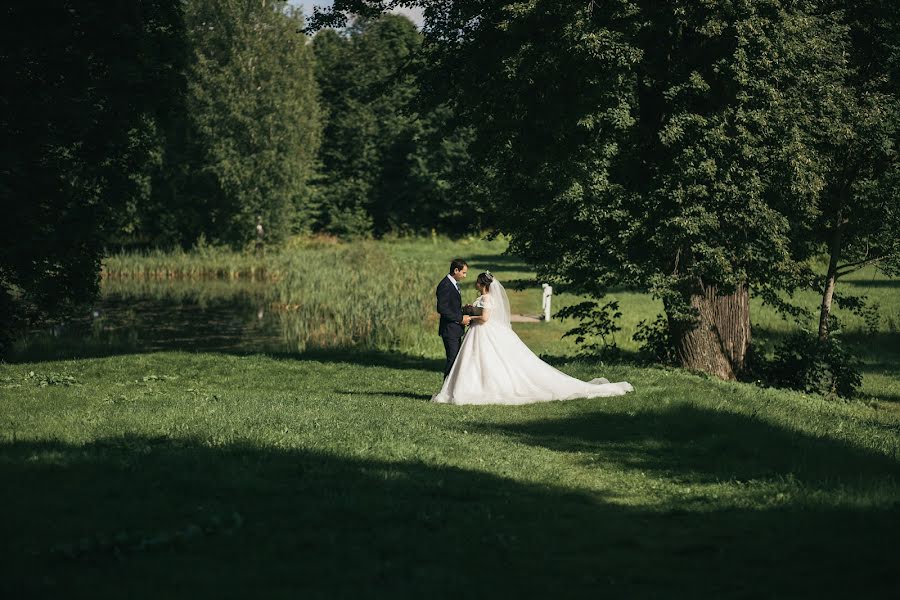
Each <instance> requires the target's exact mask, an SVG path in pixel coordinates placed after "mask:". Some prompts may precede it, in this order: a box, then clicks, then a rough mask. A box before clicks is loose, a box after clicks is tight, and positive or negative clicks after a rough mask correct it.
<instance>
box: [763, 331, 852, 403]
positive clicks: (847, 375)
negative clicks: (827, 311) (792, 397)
mask: <svg viewBox="0 0 900 600" xmlns="http://www.w3.org/2000/svg"><path fill="white" fill-rule="evenodd" d="M767 373H768V377H769V379H770V381H771V382H772V383H774V384H775V385H779V386H784V387H789V388H792V389H795V390H802V391H806V392H812V393H821V394H826V395H835V394H836V395H838V396H842V397H846V398H849V397H852V396H853V395H854V394H855V393H856V390H857V388H859V386H860V384H861V383H862V376H861V375H860V373H859V366H858V362H857V361H856V360H855V359H854V357H853V354H852V353H851V352H850V350H849V349H848V348H847V347H846V346H845V345H844V343H843V342H842V341H841V339H840V336H839V335H835V334H832V335H831V336H829V337H828V339H827V340H824V341H822V340H819V339H818V337H817V336H816V335H815V334H813V333H811V332H809V331H799V332H797V333H794V334H792V335H790V336H789V337H788V338H787V339H786V340H785V341H784V342H782V343H780V344H779V345H778V346H777V347H776V348H775V358H774V359H773V360H772V362H771V363H770V364H769V365H768V366H767Z"/></svg>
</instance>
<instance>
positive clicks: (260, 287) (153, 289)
mask: <svg viewBox="0 0 900 600" xmlns="http://www.w3.org/2000/svg"><path fill="white" fill-rule="evenodd" d="M272 306H273V299H272V294H271V292H270V288H269V286H268V285H267V284H266V283H264V282H252V281H246V282H231V281H178V280H175V281H173V280H166V281H152V280H151V281H108V280H107V281H104V282H103V285H102V293H101V296H100V298H99V299H98V300H97V301H96V302H95V303H94V304H93V306H92V307H91V308H90V310H89V311H87V313H86V314H83V315H82V316H80V317H78V318H75V319H73V320H70V321H68V322H66V323H63V324H59V325H56V326H54V327H51V328H49V329H46V330H42V331H36V332H33V333H32V334H31V335H29V336H28V338H26V339H25V340H22V342H21V344H20V348H19V350H20V353H21V354H24V355H28V354H35V353H37V354H41V355H46V354H47V353H48V352H49V353H51V354H54V353H59V354H62V355H65V354H70V355H71V354H72V353H74V354H105V353H108V352H121V351H135V352H151V351H155V350H191V351H197V350H203V351H223V352H280V351H287V350H290V349H291V346H292V343H291V342H290V341H289V340H288V339H287V338H286V337H285V335H284V333H283V331H284V330H283V326H282V325H283V324H282V322H281V319H280V318H279V316H278V314H277V313H276V311H274V310H273V309H272ZM54 349H56V350H57V351H58V352H53V350H54Z"/></svg>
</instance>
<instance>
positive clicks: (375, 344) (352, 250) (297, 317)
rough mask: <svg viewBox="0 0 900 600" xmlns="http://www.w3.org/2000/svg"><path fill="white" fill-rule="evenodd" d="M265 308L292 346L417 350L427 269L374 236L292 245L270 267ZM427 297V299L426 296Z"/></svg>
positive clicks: (425, 311) (426, 307)
mask: <svg viewBox="0 0 900 600" xmlns="http://www.w3.org/2000/svg"><path fill="white" fill-rule="evenodd" d="M277 269H278V272H279V277H278V279H277V281H276V282H275V283H274V284H273V285H274V288H273V291H274V294H273V302H272V307H273V308H274V309H275V310H276V311H277V313H278V314H279V317H280V319H281V326H282V329H283V333H284V337H285V339H287V340H288V342H289V344H290V345H291V346H293V347H294V348H295V349H297V350H300V351H303V350H306V349H309V348H318V349H323V348H324V349H330V348H353V347H358V348H366V349H380V350H393V349H398V348H403V349H404V350H405V351H407V352H416V351H417V350H421V349H422V347H423V344H425V343H426V342H425V340H423V328H425V327H428V325H427V324H428V321H429V319H431V320H433V317H432V315H431V313H432V312H433V308H432V307H431V302H430V298H431V295H430V294H424V295H423V293H422V291H423V290H427V289H428V288H429V286H430V285H431V284H432V282H431V281H430V277H429V274H428V273H427V272H423V271H421V270H419V269H415V268H411V267H408V266H406V265H405V263H404V262H401V261H398V260H396V259H394V258H392V257H391V256H390V255H389V254H388V253H387V252H385V250H384V249H383V248H382V247H381V246H379V245H378V244H376V243H374V242H360V243H357V244H353V245H336V246H333V247H331V248H318V249H295V250H293V251H291V252H290V253H284V254H282V255H281V257H280V259H279V263H278V266H277ZM426 299H427V300H426Z"/></svg>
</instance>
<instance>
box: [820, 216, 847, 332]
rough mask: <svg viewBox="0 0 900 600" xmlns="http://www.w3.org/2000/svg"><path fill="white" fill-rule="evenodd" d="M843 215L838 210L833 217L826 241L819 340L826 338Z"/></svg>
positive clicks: (835, 280) (836, 270)
mask: <svg viewBox="0 0 900 600" xmlns="http://www.w3.org/2000/svg"><path fill="white" fill-rule="evenodd" d="M842 225H843V215H842V214H841V211H840V210H838V213H837V216H836V217H835V219H834V231H832V232H831V240H830V241H829V243H828V254H829V255H830V256H829V258H828V274H827V275H826V276H825V289H824V290H823V291H822V310H821V312H820V313H819V341H820V342H824V341H826V340H827V339H828V321H829V317H830V316H831V301H832V299H833V298H834V288H835V286H836V285H837V278H838V260H840V258H841V232H842Z"/></svg>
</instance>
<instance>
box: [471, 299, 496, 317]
mask: <svg viewBox="0 0 900 600" xmlns="http://www.w3.org/2000/svg"><path fill="white" fill-rule="evenodd" d="M490 305H491V302H490V296H488V295H487V294H485V295H484V306H483V307H482V309H481V314H480V315H479V316H477V317H472V323H487V322H488V320H489V319H490V318H491V309H490Z"/></svg>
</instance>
